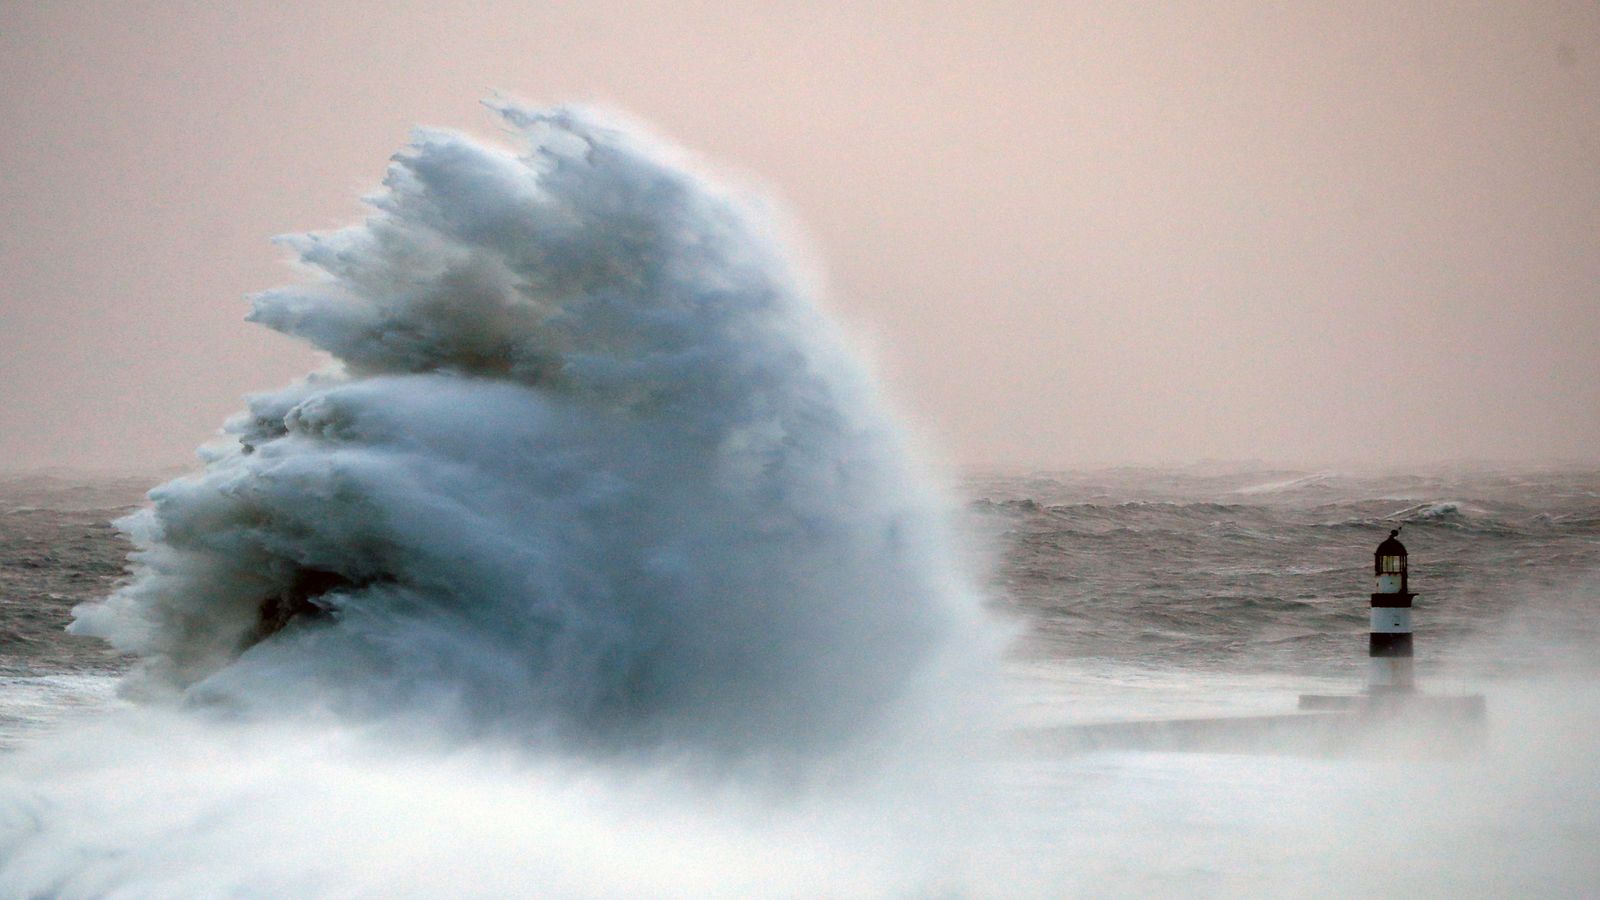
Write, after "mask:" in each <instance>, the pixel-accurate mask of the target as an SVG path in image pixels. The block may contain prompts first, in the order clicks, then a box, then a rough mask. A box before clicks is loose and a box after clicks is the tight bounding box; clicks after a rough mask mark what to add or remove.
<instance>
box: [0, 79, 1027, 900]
mask: <svg viewBox="0 0 1600 900" xmlns="http://www.w3.org/2000/svg"><path fill="white" fill-rule="evenodd" d="M492 108H493V109H494V110H495V111H496V112H497V113H498V114H499V116H500V118H501V120H502V121H503V122H504V123H505V125H506V126H507V127H508V129H509V130H510V131H511V133H512V134H513V135H514V136H515V137H516V139H517V140H518V141H519V142H520V150H519V151H517V152H508V151H504V150H500V149H495V148H492V147H488V146H485V145H483V144H480V143H478V142H476V141H473V140H471V139H469V138H467V137H464V136H461V135H457V134H452V133H445V132H438V131H423V132H419V133H418V134H417V135H416V137H415V139H414V140H413V142H412V143H411V145H410V146H409V147H408V148H406V149H405V150H404V151H402V152H401V153H400V154H398V155H397V156H396V157H395V158H394V160H393V162H392V165H391V166H390V168H389V171H388V176H387V178H386V179H385V182H384V188H383V189H382V190H381V191H379V192H378V193H376V194H375V195H373V196H372V197H370V198H368V202H369V203H370V205H371V206H372V208H373V212H372V214H371V215H370V216H369V217H368V218H367V219H366V221H364V222H363V223H361V224H360V225H357V226H354V227H351V228H347V229H344V230H341V231H337V232H333V233H328V234H312V235H302V236H297V237H290V238H285V239H284V243H285V244H286V245H287V246H289V247H291V248H293V250H294V252H295V253H296V254H297V257H298V259H299V261H300V262H301V263H302V264H303V265H304V266H305V267H306V269H307V271H308V274H309V276H310V277H309V279H308V281H307V282H306V283H303V284H299V285H296V286H293V287H289V288H284V289H280V290H276V291H269V292H267V293H264V294H262V295H260V296H258V297H256V298H255V300H254V309H253V312H252V313H251V316H250V318H251V319H252V320H253V321H255V322H258V323H261V324H264V325H267V326H269V327H271V328H274V329H276V330H278V331H281V332H283V333H285V334H288V335H292V336H294V337H297V338H300V339H303V340H305V341H308V342H310V343H311V344H313V345H315V346H316V347H319V348H321V349H322V350H325V351H326V352H327V353H329V354H330V355H331V357H332V363H333V364H332V365H331V366H330V367H328V369H327V370H325V371H322V372H319V373H316V374H313V375H310V376H308V377H307V378H306V379H304V380H303V381H301V382H299V383H297V384H294V385H292V386H289V387H286V388H284V389H281V390H278V391H274V392H270V393H265V394H261V395H258V396H255V397H252V398H250V400H249V407H248V410H247V411H246V412H245V413H243V414H241V415H239V416H237V417H235V418H234V419H233V420H231V421H230V422H229V423H228V425H227V426H226V429H225V432H226V438H227V440H226V441H225V442H222V443H219V444H217V445H214V446H211V447H208V448H207V449H206V450H205V451H204V459H205V467H204V470H203V471H201V472H199V473H197V474H194V475H192V476H189V477H185V478H180V479H177V480H175V481H172V482H170V483H168V484H166V485H163V486H161V487H159V488H157V489H155V490H154V491H152V492H151V494H150V501H151V502H150V505H149V507H148V508H146V509H144V510H142V511H140V512H138V513H136V514H134V515H132V516H130V517H128V518H126V519H124V520H123V521H121V522H120V523H119V526H120V527H121V528H122V530H123V531H124V533H125V534H126V535H127V536H128V537H129V538H130V540H131V541H132V542H133V543H134V545H135V546H136V548H137V549H136V552H135V553H134V554H133V555H132V561H133V571H132V573H131V576H130V578H129V580H128V581H127V582H126V583H125V584H124V585H123V586H122V587H121V588H119V589H118V590H117V591H116V592H115V593H114V594H112V595H111V596H110V597H108V598H106V599H105V600H104V601H101V602H96V603H90V604H86V605H84V606H82V607H80V608H79V609H78V610H77V611H76V616H77V618H76V621H75V623H74V624H73V626H72V629H73V630H74V631H76V632H78V633H81V634H87V635H95V636H99V637H101V638H104V639H105V640H107V641H109V642H110V643H111V644H113V645H114V646H116V647H118V648H120V649H122V650H124V651H127V652H129V653H131V654H134V655H136V656H137V657H138V659H139V660H140V662H139V665H138V668H137V670H136V672H135V673H134V674H133V675H132V676H131V677H130V678H129V680H128V686H129V693H130V694H131V695H133V696H135V697H138V698H142V699H141V703H140V704H137V705H135V706H134V707H133V708H132V709H131V710H128V711H123V712H120V713H118V714H116V715H110V716H107V717H106V718H105V720H104V721H102V722H100V723H98V724H95V725H93V726H86V727H82V728H78V729H74V732H73V733H70V734H63V735H59V736H57V737H55V738H52V739H50V740H48V741H44V742H41V743H39V744H37V745H35V746H32V747H29V748H27V749H25V750H23V751H21V752H19V753H17V754H15V755H13V757H12V758H11V759H10V760H9V762H11V763H12V765H10V766H9V767H8V768H7V770H6V771H5V772H4V773H0V893H4V894H7V895H17V896H60V897H74V896H85V897H87V896H104V895H124V896H224V895H226V896H312V895H339V896H350V895H369V896H400V895H422V896H439V895H442V894H452V895H461V894H481V895H497V896H503V895H528V894H532V893H537V894H540V895H546V896H552V895H553V896H602V895H603V896H627V895H636V896H660V895H662V894H664V893H665V894H675V895H684V896H688V895H693V896H707V895H711V894H723V895H730V896H735V895H741V896H748V895H750V894H752V893H763V894H768V895H795V896H800V895H816V894H826V895H840V894H863V893H865V894H895V895H904V894H908V893H911V894H916V893H928V892H940V891H947V889H949V888H950V887H951V886H952V885H957V886H958V885H959V880H960V875H959V872H960V870H961V869H962V867H963V864H962V863H961V862H960V860H961V859H962V858H963V856H964V855H966V854H967V853H968V852H969V851H968V848H969V847H971V846H973V844H972V842H971V840H970V838H971V836H972V828H971V826H970V825H968V824H962V823H970V822H972V821H974V820H975V819H980V818H986V816H980V815H978V814H975V813H973V812H972V811H971V809H970V808H968V807H964V806H962V804H966V803H969V802H974V797H973V795H972V794H971V793H970V791H969V788H970V786H971V785H972V784H973V783H974V780H973V779H970V778H968V777H966V770H965V769H963V770H962V772H960V773H956V772H953V771H951V770H950V769H948V768H947V767H948V766H952V765H954V766H961V765H962V763H961V762H960V760H961V758H962V753H961V751H960V747H961V746H962V743H961V741H960V740H953V739H952V738H953V737H954V736H956V735H958V734H959V735H962V736H963V737H965V736H967V735H968V734H969V733H970V731H971V729H972V726H973V723H974V722H982V721H984V717H983V716H981V715H978V714H977V713H978V707H979V704H978V703H977V702H976V699H977V698H978V697H980V696H983V695H985V691H986V684H987V683H986V682H985V681H984V680H983V673H985V672H987V671H988V670H989V669H990V667H991V666H992V664H993V663H994V662H995V660H996V657H997V651H998V649H999V644H1000V640H999V638H1000V637H1001V634H1002V630H1001V629H999V628H997V627H996V625H995V624H994V622H993V621H992V620H991V619H990V618H989V617H988V616H987V614H986V613H985V612H984V611H983V608H982V605H981V604H980V602H979V597H978V594H977V592H976V591H975V589H974V587H973V585H972V582H971V580H970V579H969V577H968V576H967V574H965V571H966V566H965V564H964V561H963V559H962V550H961V547H960V542H959V541H957V540H955V539H954V536H953V535H952V533H951V532H950V530H949V528H948V526H947V523H946V522H945V520H944V514H943V503H942V501H941V500H940V499H939V497H938V496H937V494H936V492H935V491H934V490H933V489H931V488H930V487H929V485H928V483H927V482H926V481H925V479H924V478H923V477H922V476H921V475H920V474H919V473H918V471H917V467H916V466H915V465H914V464H913V463H912V462H910V461H909V460H908V459H907V455H906V452H905V448H904V440H903V438H902V436H901V434H900V433H899V429H898V428H897V426H896V425H895V424H894V423H893V421H892V420H891V418H890V417H889V416H887V415H886V414H885V412H884V409H883V405H882V403H881V402H880V401H879V400H878V398H877V396H876V392H875V390H874V388H873V385H872V383H871V379H870V378H869V377H868V376H867V375H866V374H865V372H864V370H863V368H862V367H861V366H860V365H859V364H858V362H857V361H856V360H855V359H854V358H853V357H852V355H851V353H850V352H849V351H848V348H847V347H846V343H845V341H843V340H842V338H841V336H840V335H839V334H838V333H837V332H836V330H835V329H834V328H833V326H831V325H830V324H829V323H828V322H827V321H826V320H825V319H824V317H822V316H821V315H820V314H819V312H818V309H817V307H816V306H815V305H814V303H813V300H812V299H811V296H810V293H809V291H808V290H807V289H806V288H805V287H804V285H803V284H802V282H801V280H800V279H798V278H797V277H796V276H795V274H794V272H793V271H792V270H791V266H790V265H789V264H788V263H787V262H786V259H785V255H784V252H783V250H782V248H781V247H780V246H779V242H778V241H776V240H775V239H774V236H773V231H774V229H773V228H771V227H770V226H769V225H767V224H765V222H766V220H765V218H764V217H763V215H762V214H761V212H760V211H759V209H757V208H756V207H757V206H758V204H757V203H753V202H752V201H750V200H749V199H747V198H745V197H742V196H741V195H739V194H737V193H734V192H730V191H727V190H724V189H720V188H717V187H715V186H713V185H711V184H710V183H709V182H708V181H706V180H705V179H704V178H702V177H700V176H698V175H696V174H694V173H693V172H692V171H691V169H692V168H693V167H692V166H691V165H689V164H686V163H685V162H684V160H683V159H682V157H681V155H680V154H677V153H676V152H675V151H671V150H670V149H666V148H663V147H661V146H660V145H658V144H657V143H655V142H654V141H652V140H651V139H649V138H647V137H644V136H642V135H641V134H640V133H639V132H638V131H637V130H636V129H633V128H631V127H630V126H626V125H620V124H618V122H617V121H615V120H614V119H613V118H611V117H608V116H606V115H602V114H598V113H595V112H593V111H588V110H579V109H572V108H559V109H552V110H526V109H522V108H519V107H515V106H512V105H509V104H505V103H498V102H497V103H494V104H492ZM986 696H988V697H991V698H992V696H993V693H992V690H988V692H987V694H986ZM166 701H175V702H166ZM989 705H990V706H992V705H993V704H992V703H990V704H989ZM982 731H983V729H982V728H979V729H978V732H979V733H980V734H981V733H982ZM952 750H953V751H955V752H950V751H952ZM957 833H959V836H957ZM952 878H954V879H956V880H955V881H952V880H951V879H952Z"/></svg>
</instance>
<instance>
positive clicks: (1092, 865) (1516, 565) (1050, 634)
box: [0, 466, 1600, 896]
mask: <svg viewBox="0 0 1600 900" xmlns="http://www.w3.org/2000/svg"><path fill="white" fill-rule="evenodd" d="M154 480H156V479H155V478H154V477H153V476H152V477H142V476H132V477H124V478H117V479H105V478H88V477H74V476H62V475H55V476H47V477H39V476H15V477H10V478H7V479H6V480H5V481H4V482H0V548H3V553H4V556H3V559H0V609H3V610H4V616H5V617H4V622H3V627H0V641H3V643H0V740H3V742H4V744H5V745H6V746H7V747H8V748H10V749H11V750H12V751H13V752H14V751H15V750H16V749H17V748H24V747H27V746H29V745H32V744H35V743H36V742H38V741H40V740H41V739H42V738H43V736H45V735H49V734H53V733H61V732H70V731H72V730H73V729H78V728H85V727H91V726H92V725H93V723H94V722H95V721H96V719H97V718H99V717H103V716H107V715H111V714H112V713H113V712H114V711H115V710H117V709H119V708H122V707H125V706H127V705H128V703H129V701H126V700H122V699H119V698H117V696H116V690H115V687H116V683H117V680H118V678H119V677H120V675H121V672H122V671H123V670H124V669H125V668H126V666H127V665H128V661H127V660H126V659H124V658H121V657H119V656H117V655H116V654H114V653H112V652H110V651H109V650H107V649H106V648H105V647H104V646H103V645H102V644H101V643H100V642H98V641H96V640H95V639H92V638H84V637H77V636H72V635H68V634H66V633H65V632H64V631H62V627H63V625H64V624H65V623H66V621H67V620H68V615H69V612H68V611H69V610H70V608H71V606H72V605H73V604H75V603H77V602H81V601H84V600H89V599H92V598H95V597H97V596H101V595H103V594H104V593H105V592H107V591H108V590H109V589H110V588H111V587H112V586H113V585H114V584H115V583H116V581H117V579H118V578H119V577H121V575H122V573H123V556H124V554H125V553H126V552H127V551H128V549H129V548H128V547H127V545H126V544H125V543H124V542H123V540H122V539H121V538H120V537H118V536H117V535H116V533H115V532H114V530H113V529H111V528H110V527H109V525H108V522H109V521H110V520H111V519H113V518H116V517H118V516H120V515H123V514H126V513H127V512H129V511H130V510H132V509H134V508H136V507H137V506H138V504H139V503H140V502H141V499H140V495H141V493H142V490H143V489H144V488H145V487H147V486H148V485H149V484H151V483H153V481H154ZM960 494H961V497H960V503H959V509H958V512H957V516H958V517H959V518H961V519H963V520H964V522H965V527H966V530H967V531H968V532H969V534H970V535H971V536H972V543H974V544H975V545H977V546H978V547H979V548H981V552H980V554H979V556H980V558H982V559H986V560H987V564H988V581H989V595H990V601H989V602H990V603H991V604H992V605H993V606H995V607H996V608H998V609H1000V610H1002V611H1003V612H1004V614H1005V615H1006V616H1007V617H1008V618H1010V619H1011V620H1012V621H1013V622H1015V623H1017V625H1018V632H1017V639H1016V641H1015V643H1014V645H1013V646H1012V648H1011V649H1010V651H1009V653H1008V655H1007V659H1006V680H1005V684H1006V686H1007V696H1006V697H1005V698H1004V703H1005V705H1006V706H1007V708H1008V709H1009V713H1008V717H1009V721H1010V722H1011V723H1012V727H1015V728H1017V729H1019V730H1023V731H1026V730H1029V729H1038V728H1047V727H1050V726H1055V725H1061V724H1070V723H1083V722H1109V721H1124V720H1139V719H1161V718H1165V717H1185V716H1225V715H1246V714H1257V713H1276V712H1286V711H1289V710H1291V709H1292V708H1293V703H1294V697H1295V695H1296V694H1297V693H1299V692H1340V691H1352V690H1358V689H1359V688H1360V686H1361V680H1362V679H1363V678H1364V677H1365V662H1366V661H1365V658H1364V650H1365V629H1366V605H1365V594H1366V592H1367V591H1369V590H1370V588H1369V586H1368V583H1369V566H1370V553H1371V550H1372V547H1373V546H1374V545H1375V544H1376V542H1377V541H1378V540H1379V539H1381V538H1382V537H1383V536H1384V534H1386V533H1387V529H1389V528H1391V527H1402V528H1403V530H1402V538H1403V539H1404V540H1405V542H1406V543H1407V545H1408V548H1409V549H1410V552H1411V562H1412V572H1413V574H1412V585H1413V589H1415V590H1416V591H1418V593H1419V598H1418V602H1417V613H1416V628H1417V653H1418V663H1417V664H1418V671H1419V677H1420V680H1421V681H1422V683H1423V686H1424V688H1425V689H1433V690H1447V691H1460V690H1471V691H1481V692H1484V693H1486V694H1487V695H1488V696H1489V698H1490V703H1491V722H1492V725H1493V730H1492V737H1491V742H1490V745H1489V747H1488V748H1486V749H1485V750H1484V751H1483V752H1482V753H1480V754H1477V755H1476V756H1475V757H1474V758H1473V759H1468V760H1465V761H1461V760H1455V761H1440V762H1439V763H1438V764H1436V765H1435V764H1429V763H1428V762H1426V761H1421V762H1419V761H1415V760H1410V761H1401V762H1389V763H1385V764H1384V765H1383V766H1381V767H1375V766H1374V764H1373V763H1372V761H1371V760H1365V761H1363V760H1330V759H1315V758H1300V757H1296V756H1292V755H1291V756H1270V757H1240V756H1228V755H1215V754H1175V753H1141V752H1137V751H1119V752H1099V753H1087V754H1086V753H1074V752H1061V753H1053V752H1048V751H1046V752H1031V753H1025V754H1021V755H1019V756H1018V757H1016V758H1010V757H1007V759H1006V760H1005V761H1004V762H999V761H997V763H996V766H995V767H994V768H993V770H992V771H993V772H994V777H995V780H996V782H997V783H998V784H1000V785H1002V786H1003V787H1002V790H1004V791H1006V792H1010V793H1012V794H1014V796H1015V798H1016V800H1017V806H1016V807H1015V808H1014V809H1012V810H1011V811H1010V812H1009V813H1008V815H1009V816H1012V817H1015V821H1013V822H1011V823H1009V824H1008V825H1007V829H1006V830H1005V831H1004V832H1003V834H1004V836H1003V837H1001V838H993V839H990V843H989V844H988V845H982V846H977V845H981V844H982V842H981V841H974V845H975V846H974V847H973V848H970V852H971V853H972V854H973V859H970V860H968V861H967V862H966V863H964V865H965V866H967V867H968V868H969V869H970V870H972V871H973V872H976V873H977V874H972V875H970V877H969V878H967V879H965V880H961V879H958V880H957V881H956V882H952V885H953V886H952V887H951V890H952V892H954V893H956V894H958V895H960V894H972V895H985V894H988V895H999V894H1004V893H1007V892H1008V891H1009V890H1011V889H1015V890H1018V891H1021V892H1024V893H1027V892H1034V893H1057V892H1065V893H1077V894H1086V895H1087V894H1148V895H1168V896H1180V895H1181V896H1245V895H1250V894H1255V893H1258V892H1259V893H1264V894H1268V895H1294V896H1315V895H1326V893H1327V892H1329V891H1343V890H1360V891H1365V892H1367V893H1369V895H1382V896H1418V895H1422V896H1444V895H1446V894H1452V895H1455V896H1463V895H1464V896H1505V895H1510V894H1517V893H1524V892H1527V891H1538V892H1542V893H1544V894H1546V895H1555V896H1586V895H1592V892H1593V891H1594V890H1596V889H1600V881H1597V880H1596V879H1600V849H1597V848H1600V814H1597V813H1596V812H1595V810H1597V809H1600V782H1596V781H1595V780H1594V778H1595V776H1596V774H1600V768H1597V766H1596V765H1595V763H1594V761H1593V760H1594V759H1595V758H1596V756H1597V755H1600V731H1597V730H1595V729H1600V652H1597V651H1600V642H1597V636H1600V471H1596V470H1594V469H1591V468H1581V467H1568V468H1562V467H1550V468H1537V469H1534V468H1521V469H1499V468H1489V467H1475V468H1461V469H1455V470H1447V471H1433V472H1401V473H1387V474H1360V473H1355V474H1351V473H1340V472H1315V471H1293V470H1268V469H1262V468H1258V467H1249V466H1210V467H1192V468H1187V469H1177V470H1173V469H1116V470H1097V471H1080V472H1058V473H1040V474H1031V475H1025V476H1006V475H979V476H973V477H970V478H968V479H967V480H966V481H965V482H964V483H963V484H962V485H961V486H960ZM1386 798H1387V799H1386ZM1374 835H1377V836H1378V838H1377V839H1378V841H1379V843H1380V844H1381V846H1378V847H1373V846H1370V844H1371V841H1372V840H1373V839H1374V838H1373V836H1374ZM1007 841H1014V842H1015V845H1014V846H1015V847H1026V848H1028V851H1027V852H1025V853H1013V852H1011V849H1008V847H1007ZM1012 849H1014V848H1012ZM989 866H993V867H995V868H996V869H997V870H1003V872H1001V871H995V872H989V871H987V870H986V867H989ZM889 883H891V884H893V883H894V882H892V881H891V882H889ZM871 884H873V885H875V886H876V885H877V884H878V883H877V882H871ZM869 892H871V891H870V890H869ZM892 892H893V891H891V893H892Z"/></svg>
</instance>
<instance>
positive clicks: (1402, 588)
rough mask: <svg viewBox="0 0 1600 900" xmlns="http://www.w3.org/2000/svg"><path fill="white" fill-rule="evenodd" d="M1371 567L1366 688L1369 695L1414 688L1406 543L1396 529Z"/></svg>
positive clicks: (1379, 548)
mask: <svg viewBox="0 0 1600 900" xmlns="http://www.w3.org/2000/svg"><path fill="white" fill-rule="evenodd" d="M1372 570H1373V574H1374V575H1375V576H1376V577H1377V585H1376V590H1375V592H1374V593H1373V595H1372V634H1371V635H1370V637H1369V639H1368V644H1367V648H1368V649H1367V655H1368V656H1369V657H1371V658H1372V679H1371V681H1370V682H1369V683H1368V686H1367V690H1368V691H1369V692H1370V693H1373V694H1380V693H1396V692H1410V691H1414V690H1416V679H1415V676H1414V675H1413V673H1412V668H1411V598H1413V597H1415V596H1416V594H1413V593H1411V590H1410V587H1409V585H1407V584H1406V545H1405V544H1402V543H1400V531H1399V529H1396V530H1394V531H1391V532H1389V537H1388V539H1387V540H1385V541H1384V542H1383V543H1381V544H1379V545H1378V549H1377V551H1376V552H1374V553H1373V554H1372Z"/></svg>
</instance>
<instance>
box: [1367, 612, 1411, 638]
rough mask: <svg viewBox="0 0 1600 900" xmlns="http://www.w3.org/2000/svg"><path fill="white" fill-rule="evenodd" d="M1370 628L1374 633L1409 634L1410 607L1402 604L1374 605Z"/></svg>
mask: <svg viewBox="0 0 1600 900" xmlns="http://www.w3.org/2000/svg"><path fill="white" fill-rule="evenodd" d="M1371 630H1372V633H1374V634H1410V633H1411V610H1410V608H1408V607H1403V606H1402V607H1392V606H1389V607H1386V606H1374V607H1373V608H1372V629H1371Z"/></svg>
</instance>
